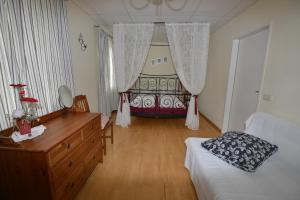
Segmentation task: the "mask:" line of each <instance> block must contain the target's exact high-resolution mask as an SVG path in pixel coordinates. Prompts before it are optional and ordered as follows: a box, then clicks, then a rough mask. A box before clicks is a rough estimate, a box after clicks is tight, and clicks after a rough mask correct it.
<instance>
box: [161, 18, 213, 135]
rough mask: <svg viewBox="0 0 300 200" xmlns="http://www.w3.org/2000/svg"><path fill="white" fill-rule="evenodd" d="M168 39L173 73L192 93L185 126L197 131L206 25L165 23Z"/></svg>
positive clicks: (207, 39)
mask: <svg viewBox="0 0 300 200" xmlns="http://www.w3.org/2000/svg"><path fill="white" fill-rule="evenodd" d="M166 31H167V36H168V40H169V44H170V50H171V56H172V59H173V63H174V66H175V70H176V73H177V74H178V77H179V79H180V81H181V83H182V84H183V86H184V87H185V88H186V89H187V90H188V91H189V92H190V93H191V94H192V97H191V99H190V103H189V108H188V112H187V117H186V122H185V125H186V126H187V127H188V128H189V129H192V130H197V129H199V112H198V105H197V97H198V95H199V94H200V92H201V91H202V90H203V87H204V83H205V77H206V68H207V55H208V44H209V24H207V23H201V24H200V23H167V24H166Z"/></svg>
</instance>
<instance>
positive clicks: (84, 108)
mask: <svg viewBox="0 0 300 200" xmlns="http://www.w3.org/2000/svg"><path fill="white" fill-rule="evenodd" d="M73 110H74V111H75V112H90V107H89V103H88V101H87V98H86V96H85V95H78V96H75V98H74V105H73Z"/></svg>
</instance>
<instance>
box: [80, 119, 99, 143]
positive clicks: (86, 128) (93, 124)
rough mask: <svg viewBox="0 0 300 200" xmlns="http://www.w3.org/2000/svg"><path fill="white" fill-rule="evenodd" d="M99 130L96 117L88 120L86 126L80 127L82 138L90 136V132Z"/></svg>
mask: <svg viewBox="0 0 300 200" xmlns="http://www.w3.org/2000/svg"><path fill="white" fill-rule="evenodd" d="M95 131H100V118H99V117H97V118H96V119H93V120H92V121H91V122H89V123H88V124H87V125H86V126H84V127H83V128H82V133H83V137H84V138H88V137H90V136H91V133H92V132H95Z"/></svg>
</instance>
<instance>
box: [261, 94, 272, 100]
mask: <svg viewBox="0 0 300 200" xmlns="http://www.w3.org/2000/svg"><path fill="white" fill-rule="evenodd" d="M272 98H273V96H272V95H271V94H264V95H263V100H265V101H272Z"/></svg>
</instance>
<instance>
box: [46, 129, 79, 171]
mask: <svg viewBox="0 0 300 200" xmlns="http://www.w3.org/2000/svg"><path fill="white" fill-rule="evenodd" d="M81 143H82V136H81V131H78V132H77V133H75V134H74V135H72V136H71V137H69V138H67V139H65V140H64V141H63V142H61V143H59V144H58V145H56V146H55V147H54V148H53V149H51V150H50V152H49V161H50V162H49V163H50V166H54V165H55V164H57V163H58V162H59V161H60V160H62V159H63V158H65V157H66V156H67V155H68V154H69V153H70V152H72V150H73V149H75V148H76V147H78V146H79V145H80V144H81Z"/></svg>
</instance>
